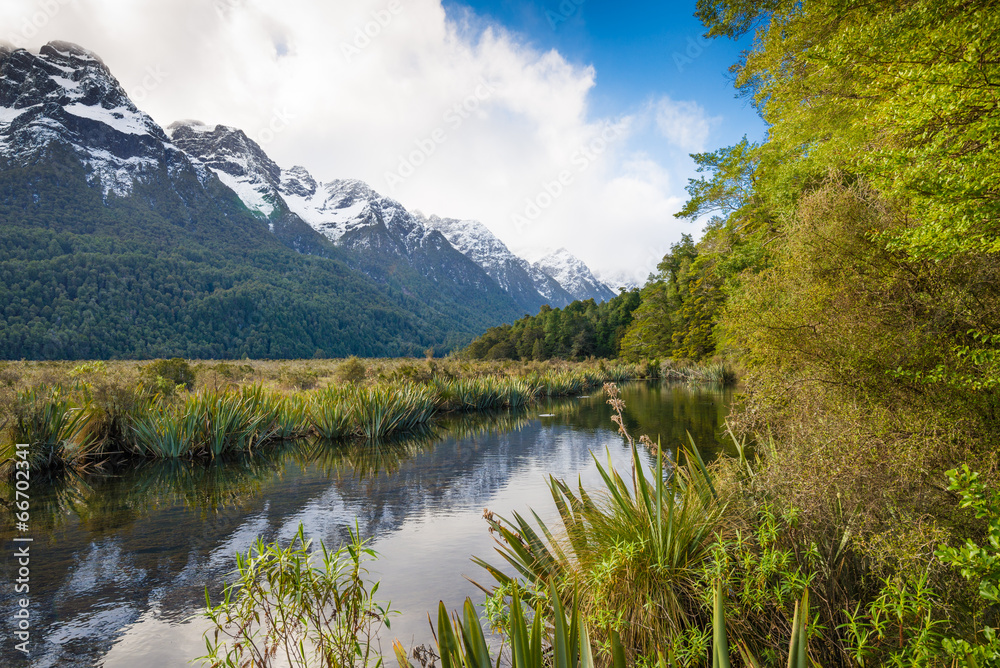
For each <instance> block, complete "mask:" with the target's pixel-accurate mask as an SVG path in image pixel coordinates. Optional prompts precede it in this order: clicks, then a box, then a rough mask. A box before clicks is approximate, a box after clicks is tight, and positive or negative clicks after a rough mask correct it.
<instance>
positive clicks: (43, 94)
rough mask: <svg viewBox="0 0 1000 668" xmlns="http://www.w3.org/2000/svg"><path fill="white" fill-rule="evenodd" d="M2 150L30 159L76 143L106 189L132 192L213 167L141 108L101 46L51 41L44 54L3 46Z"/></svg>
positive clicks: (19, 161) (75, 150)
mask: <svg viewBox="0 0 1000 668" xmlns="http://www.w3.org/2000/svg"><path fill="white" fill-rule="evenodd" d="M0 66H2V69H0V75H2V76H0V154H2V155H3V156H4V157H6V158H7V159H8V161H10V162H11V163H13V164H15V165H29V164H34V163H37V162H39V161H41V160H45V159H48V158H51V157H52V156H53V155H54V152H58V151H64V152H65V151H68V152H69V153H71V154H72V155H74V156H75V157H76V158H77V159H79V161H80V162H82V163H83V164H84V165H85V166H86V167H87V169H88V171H89V177H88V178H89V179H90V181H91V183H93V184H95V185H97V186H99V187H100V188H101V189H102V191H103V193H104V196H105V197H107V196H108V195H112V194H113V195H116V196H119V197H124V196H127V195H128V194H129V193H130V192H131V191H132V186H133V185H134V183H135V182H136V181H137V180H138V181H149V180H152V179H156V178H159V177H160V176H162V175H164V173H166V175H169V176H170V177H175V176H178V175H179V174H180V173H181V172H191V173H194V174H196V175H197V177H198V178H199V179H202V180H203V179H204V178H206V176H207V173H206V171H205V169H204V168H203V167H202V166H201V165H200V164H197V163H194V162H192V161H191V160H189V159H188V157H187V156H186V155H185V154H184V153H183V152H182V151H180V150H179V149H178V148H177V147H176V146H174V145H173V144H172V143H171V142H170V140H169V138H168V137H167V135H166V133H164V131H163V130H162V129H161V128H160V127H159V126H158V125H157V124H156V123H155V122H154V121H153V119H151V118H150V117H149V116H148V115H146V114H145V113H143V112H142V111H140V110H139V109H137V108H136V106H135V105H134V104H133V103H132V101H131V100H130V99H129V98H128V95H126V94H125V91H124V90H123V89H122V88H121V86H120V85H119V83H118V81H117V80H116V79H115V78H114V77H113V76H112V75H111V72H109V71H108V69H107V67H106V66H105V65H104V63H103V62H102V61H101V59H100V58H99V57H97V56H96V55H95V54H93V53H91V52H90V51H87V50H86V49H83V48H81V47H79V46H76V45H75V44H69V43H66V42H49V43H48V44H46V45H45V46H43V47H42V48H41V50H40V52H39V53H38V54H37V55H36V54H33V53H30V52H29V51H26V50H24V49H17V50H12V49H10V48H9V47H5V46H0Z"/></svg>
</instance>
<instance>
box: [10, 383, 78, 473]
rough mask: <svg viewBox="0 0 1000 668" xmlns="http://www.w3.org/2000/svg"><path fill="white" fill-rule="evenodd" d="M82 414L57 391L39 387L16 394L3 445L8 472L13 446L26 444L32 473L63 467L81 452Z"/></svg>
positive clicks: (61, 392) (13, 451) (60, 390)
mask: <svg viewBox="0 0 1000 668" xmlns="http://www.w3.org/2000/svg"><path fill="white" fill-rule="evenodd" d="M85 418H86V411H85V410H84V407H83V406H78V405H76V404H75V403H74V402H73V401H71V400H70V399H69V398H68V397H67V396H66V395H65V393H64V392H63V391H62V389H61V388H58V387H57V388H49V387H46V386H41V387H37V388H30V389H28V390H24V391H21V392H18V393H17V395H16V400H15V404H14V409H13V415H12V416H11V417H10V418H9V419H10V422H11V426H10V439H9V441H8V442H7V443H6V444H5V447H4V452H3V453H2V454H3V461H4V462H5V464H6V467H7V468H8V469H9V470H10V471H11V472H12V471H13V467H12V466H11V465H10V464H11V463H12V462H13V461H14V454H15V450H16V447H15V446H16V444H18V443H27V444H28V445H29V447H28V454H27V461H28V462H29V467H30V469H31V470H32V471H49V470H53V469H58V468H61V467H63V466H64V465H65V464H66V462H67V460H73V459H76V458H77V457H79V456H80V453H81V452H83V451H85V449H86V447H87V443H88V442H87V441H86V440H85V441H82V442H81V441H80V440H79V435H80V431H81V428H82V427H83V425H84V422H85Z"/></svg>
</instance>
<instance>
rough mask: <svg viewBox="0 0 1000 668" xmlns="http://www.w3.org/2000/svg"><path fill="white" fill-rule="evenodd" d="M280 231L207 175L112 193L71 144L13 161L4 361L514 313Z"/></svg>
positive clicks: (3, 212) (250, 343)
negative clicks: (89, 177)
mask: <svg viewBox="0 0 1000 668" xmlns="http://www.w3.org/2000/svg"><path fill="white" fill-rule="evenodd" d="M206 189H207V190H206ZM280 237H281V235H280V234H278V231H277V230H276V232H275V233H272V232H271V231H269V230H268V224H267V222H266V221H261V220H258V219H256V218H254V217H252V216H251V215H250V214H249V213H248V212H247V211H246V209H245V208H244V207H243V206H242V204H241V203H240V202H239V200H238V199H236V198H235V196H233V195H232V193H231V192H229V191H228V190H227V189H225V188H224V187H223V186H222V185H221V184H219V183H213V182H209V183H208V184H207V185H205V186H203V185H202V184H199V183H197V182H195V181H194V176H190V177H189V180H188V181H185V180H184V177H183V176H181V177H176V178H173V179H171V178H168V176H167V175H166V173H165V169H164V173H163V174H161V175H159V177H157V178H152V179H149V181H148V182H147V183H137V184H136V185H135V187H134V190H133V192H132V194H131V195H130V196H129V197H125V198H120V197H115V196H113V195H110V196H106V197H102V194H101V191H100V188H99V187H93V186H91V185H90V184H88V183H87V181H86V173H85V171H84V168H83V166H82V165H81V164H80V163H79V161H78V159H77V158H75V156H72V155H64V154H61V153H60V152H59V151H58V150H54V151H53V152H52V154H51V155H49V156H47V159H46V160H43V161H40V162H39V163H37V164H35V165H32V166H30V167H17V166H12V165H0V247H2V248H3V255H2V257H0V358H5V359H109V358H132V359H136V358H139V359H142V358H146V359H148V358H154V357H173V356H184V357H194V358H216V359H217V358H241V357H251V358H301V357H313V356H325V357H336V356H347V355H352V354H354V355H364V356H395V355H422V354H423V352H424V351H425V350H426V349H427V348H429V347H433V348H435V349H436V350H438V351H442V352H443V351H446V350H449V349H451V348H453V347H455V346H457V345H463V344H465V343H466V342H467V341H468V340H469V339H470V338H471V337H472V336H473V335H474V334H475V333H477V332H481V331H482V330H483V329H484V328H485V327H487V326H489V325H490V324H492V323H495V322H500V321H502V320H504V319H506V318H509V317H510V316H511V315H512V314H514V313H516V312H517V310H516V309H515V308H514V305H513V303H512V302H510V300H509V299H506V296H505V295H503V296H504V299H503V300H499V299H497V298H496V295H492V294H462V295H458V294H449V293H448V288H447V287H445V288H440V289H435V288H434V286H433V284H431V283H430V282H429V281H416V280H411V279H412V275H413V273H414V272H415V270H414V269H413V268H412V267H408V266H403V265H405V263H403V262H396V263H395V264H394V265H390V266H386V265H388V263H383V265H380V266H378V267H376V268H375V269H371V268H370V267H367V266H365V267H363V268H362V270H359V269H358V267H359V266H360V265H362V264H363V263H362V262H361V261H360V259H359V258H357V257H354V256H353V255H352V254H351V253H350V252H349V251H342V250H341V249H337V248H335V247H333V246H332V245H329V244H327V245H326V246H324V247H323V248H312V249H309V251H310V253H311V254H309V255H307V254H303V253H299V252H296V251H295V250H292V248H289V247H288V246H287V245H285V244H283V243H281V241H280ZM364 269H368V270H369V274H366V273H365V272H364V271H363V270H364ZM372 275H374V276H376V277H377V278H372ZM453 292H454V290H453ZM497 292H498V293H499V292H500V291H499V289H498V290H497Z"/></svg>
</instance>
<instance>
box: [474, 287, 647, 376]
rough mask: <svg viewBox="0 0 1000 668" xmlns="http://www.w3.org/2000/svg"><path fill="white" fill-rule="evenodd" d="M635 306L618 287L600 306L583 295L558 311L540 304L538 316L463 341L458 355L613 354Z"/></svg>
mask: <svg viewBox="0 0 1000 668" xmlns="http://www.w3.org/2000/svg"><path fill="white" fill-rule="evenodd" d="M638 305H639V292H638V291H637V290H631V291H625V290H623V291H622V292H621V293H620V294H619V295H618V296H617V297H614V298H612V299H610V300H608V301H606V302H602V303H600V304H596V303H594V300H593V299H588V300H586V301H575V302H573V303H572V304H569V305H568V306H566V307H565V308H562V309H558V308H557V309H553V308H550V307H549V306H543V307H542V308H541V310H540V311H539V312H538V315H534V316H525V317H524V318H521V319H520V320H518V321H517V322H515V323H514V324H513V325H501V326H499V327H492V328H490V329H488V330H487V331H486V332H485V333H484V334H483V335H482V336H480V337H479V338H477V339H476V340H474V341H473V342H472V343H470V344H469V346H468V348H466V349H465V351H464V354H465V355H467V356H469V357H471V358H472V359H491V360H492V359H520V360H547V359H552V358H561V359H581V358H585V357H605V358H607V357H617V356H618V354H619V350H620V343H621V339H622V337H623V336H624V334H625V330H626V329H627V328H628V326H629V323H631V321H632V312H633V311H634V310H635V308H636V307H637V306H638Z"/></svg>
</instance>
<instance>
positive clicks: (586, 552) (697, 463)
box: [475, 384, 724, 660]
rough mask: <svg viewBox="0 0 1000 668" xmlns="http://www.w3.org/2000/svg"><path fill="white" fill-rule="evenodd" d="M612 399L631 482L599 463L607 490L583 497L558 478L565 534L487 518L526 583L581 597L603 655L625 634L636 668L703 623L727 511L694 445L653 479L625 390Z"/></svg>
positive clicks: (500, 576)
mask: <svg viewBox="0 0 1000 668" xmlns="http://www.w3.org/2000/svg"><path fill="white" fill-rule="evenodd" d="M606 391H607V392H608V395H609V403H610V404H611V405H612V406H613V407H614V408H615V410H616V411H617V415H616V417H617V418H618V420H616V422H618V424H619V425H620V428H621V431H622V434H623V435H625V437H626V439H627V440H628V442H629V444H630V447H631V455H632V459H631V464H632V467H631V468H632V470H631V471H630V472H629V474H628V475H625V476H623V475H622V474H621V473H619V471H617V470H616V469H615V468H614V467H613V466H612V465H610V464H608V465H607V466H604V465H602V464H601V462H600V461H599V460H598V459H597V458H596V457H595V462H596V464H597V469H598V472H599V474H600V476H601V480H602V483H603V486H602V488H601V490H600V491H599V492H598V493H591V492H587V491H586V490H585V489H584V488H583V486H582V484H578V490H577V491H574V490H573V489H572V488H571V487H570V486H569V485H568V484H567V483H565V482H564V481H562V480H557V479H556V478H554V477H550V478H549V488H550V492H551V495H552V499H553V501H554V503H555V506H556V508H557V510H558V512H559V516H560V520H561V526H560V527H559V528H558V529H556V530H553V529H550V527H548V526H547V525H546V524H545V522H543V521H542V520H541V518H540V517H539V516H538V514H537V513H535V512H534V511H532V518H533V520H534V523H532V522H531V521H529V520H528V519H526V518H525V517H523V516H522V515H520V514H518V513H514V515H513V521H508V520H505V519H503V518H499V517H497V516H495V515H493V514H492V513H490V512H489V511H487V512H486V513H485V517H486V519H487V522H488V523H489V525H490V531H491V532H492V533H494V535H495V537H496V538H497V543H498V546H497V551H498V552H499V554H500V556H501V557H502V558H503V559H504V560H505V561H506V562H508V563H509V564H510V565H511V566H513V568H514V569H515V571H516V572H517V574H518V575H519V576H520V577H523V578H525V580H526V581H528V582H529V583H532V584H533V586H534V587H535V588H536V589H537V588H540V587H543V586H544V583H546V582H548V581H550V580H551V581H554V582H555V583H556V584H557V585H558V588H559V591H560V592H561V594H562V595H564V596H565V595H567V593H568V592H570V591H580V592H581V601H580V607H581V610H582V611H583V614H584V615H585V618H586V619H587V621H588V623H590V624H591V626H592V628H593V629H594V633H595V639H596V640H598V642H599V645H600V646H601V647H602V651H604V652H605V653H607V652H609V651H610V639H611V637H612V634H613V633H618V634H620V636H621V639H622V642H623V644H624V647H625V648H626V651H627V652H628V654H629V656H630V658H631V659H632V660H634V659H636V658H637V657H638V656H651V655H653V654H654V653H655V651H656V649H657V648H658V647H660V646H663V645H665V644H668V643H669V642H670V641H671V639H672V638H674V637H676V636H677V635H679V634H680V633H682V632H683V631H684V630H685V629H686V628H687V627H688V626H690V625H692V624H695V623H697V622H699V620H701V617H702V616H703V613H702V612H701V607H700V602H699V596H698V584H697V580H698V576H699V568H700V566H701V565H702V564H703V562H705V561H706V560H707V559H708V558H709V556H710V554H711V550H712V546H713V545H714V543H715V540H716V532H717V531H718V530H720V521H721V518H722V512H723V510H724V504H723V503H721V502H720V501H719V499H718V498H717V495H716V492H715V489H714V488H713V486H712V482H711V479H710V477H709V474H708V471H707V469H706V468H705V465H704V462H703V461H702V460H701V457H700V455H699V454H698V451H697V449H696V448H695V447H694V444H693V443H692V444H691V445H692V447H691V449H690V450H688V451H687V452H686V456H685V457H684V463H683V465H678V466H674V467H672V468H671V469H669V470H668V468H667V466H666V462H665V459H664V456H663V451H662V449H658V454H657V459H656V465H655V467H654V468H652V469H649V467H648V466H646V465H645V463H644V461H643V458H642V457H641V456H640V451H639V445H638V444H637V443H636V442H635V441H633V440H632V439H631V437H630V436H628V433H627V431H625V429H624V426H622V425H623V421H622V414H621V411H622V410H623V409H624V404H623V403H622V402H621V400H620V399H619V398H618V394H617V387H615V386H614V385H612V384H609V385H608V386H606ZM536 526H537V530H536V528H535V527H536ZM557 535H558V537H557ZM475 561H476V562H477V563H478V564H479V565H480V566H482V567H484V568H485V569H486V570H487V571H488V572H489V573H490V574H491V575H492V576H493V577H494V579H496V580H497V582H498V583H500V584H501V585H505V586H508V587H509V586H512V585H514V584H516V583H515V582H514V579H513V578H511V577H510V576H508V575H506V574H505V573H503V572H502V571H501V570H500V569H499V568H497V567H495V566H493V565H491V564H489V563H488V562H486V561H485V560H483V559H479V558H476V559H475ZM701 621H703V620H701Z"/></svg>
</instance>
